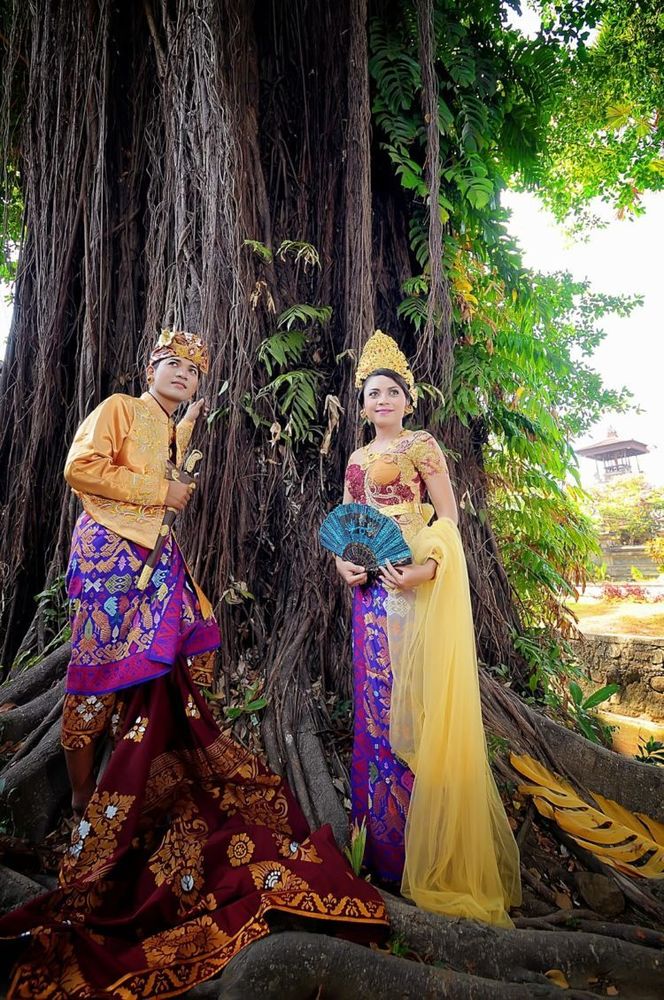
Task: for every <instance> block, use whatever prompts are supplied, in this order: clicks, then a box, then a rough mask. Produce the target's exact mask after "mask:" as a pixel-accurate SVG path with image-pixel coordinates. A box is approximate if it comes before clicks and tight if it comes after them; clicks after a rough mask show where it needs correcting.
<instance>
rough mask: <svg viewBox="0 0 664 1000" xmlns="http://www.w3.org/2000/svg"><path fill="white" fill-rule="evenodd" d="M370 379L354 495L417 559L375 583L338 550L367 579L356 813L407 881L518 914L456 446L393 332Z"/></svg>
mask: <svg viewBox="0 0 664 1000" xmlns="http://www.w3.org/2000/svg"><path fill="white" fill-rule="evenodd" d="M356 386H357V388H358V389H359V402H360V405H361V407H362V410H361V416H362V417H363V418H364V419H365V420H367V421H368V422H369V423H370V424H371V425H372V427H373V430H374V437H373V440H372V441H371V442H370V444H368V445H366V446H365V447H363V448H360V449H358V450H357V451H355V452H353V454H352V455H351V456H350V459H349V462H348V467H347V469H346V478H345V490H344V502H345V503H349V502H355V503H362V504H368V505H369V506H371V507H374V508H376V509H378V510H380V512H381V513H382V514H385V515H387V516H388V517H391V518H394V520H395V521H396V522H397V524H398V525H399V527H400V529H401V531H402V533H403V535H404V538H405V540H406V542H407V543H408V545H409V546H410V549H411V552H412V563H411V564H409V565H405V566H399V567H396V566H392V565H391V564H390V563H389V562H388V563H387V564H386V565H385V566H384V567H383V568H382V571H381V573H380V576H379V578H378V579H377V580H375V581H368V580H367V574H366V572H365V570H364V567H362V566H360V565H357V564H354V563H349V562H347V561H344V560H343V559H341V558H339V557H337V558H336V565H337V570H338V572H339V573H340V575H341V576H342V578H343V579H344V580H345V582H346V583H347V584H348V585H349V586H351V587H352V588H354V594H353V667H354V743H353V759H352V773H351V786H352V810H353V817H354V819H355V820H357V821H358V822H361V821H362V820H365V822H366V827H367V841H366V854H365V859H366V862H367V865H368V867H369V868H370V870H371V871H373V872H375V874H376V875H377V876H378V877H379V878H380V879H383V880H385V881H387V882H395V881H401V888H402V892H403V893H404V895H406V896H408V897H410V898H411V899H413V900H414V901H415V902H416V903H417V904H418V905H419V906H422V907H423V908H424V909H428V910H432V911H434V912H439V913H444V914H448V915H451V916H463V917H472V918H476V919H478V920H483V921H486V922H489V923H493V924H499V925H503V926H509V925H510V920H509V916H508V914H507V911H508V909H509V907H510V905H515V904H517V903H518V902H519V900H520V882H519V858H518V850H517V847H516V843H515V841H514V838H513V836H512V832H511V829H510V827H509V823H508V820H507V817H506V815H505V811H504V809H503V806H502V802H501V800H500V797H499V795H498V791H497V789H496V785H495V782H494V780H493V776H492V774H491V770H490V768H489V765H488V761H487V754H486V746H485V739H484V731H483V725H482V715H481V708H480V694H479V683H478V673H477V661H476V653H475V640H474V632H473V621H472V610H471V604H470V593H469V587H468V577H467V570H466V563H465V558H464V554H463V549H462V546H461V540H460V536H459V532H458V529H457V508H456V502H455V499H454V495H453V492H452V488H451V485H450V480H449V475H448V471H447V465H446V461H445V457H444V455H443V453H442V451H441V449H440V447H439V445H438V444H437V442H436V441H435V439H434V438H433V437H432V436H431V434H429V433H427V432H426V431H423V430H420V431H411V430H407V429H404V427H403V420H404V417H405V416H406V415H408V414H410V413H412V412H413V407H414V405H415V402H416V394H415V385H414V380H413V376H412V373H411V371H410V368H409V366H408V362H407V360H406V358H405V356H404V355H403V354H402V352H401V351H400V350H399V348H398V346H397V344H396V343H395V341H394V340H393V339H392V338H391V337H388V336H386V335H385V334H383V333H381V331H377V332H376V333H375V334H374V335H373V336H372V337H371V338H370V340H369V341H368V342H367V344H366V346H365V349H364V351H363V353H362V357H361V358H360V361H359V364H358V368H357V374H356ZM427 495H428V499H429V500H430V503H427V502H425V501H426V499H427ZM434 513H435V514H436V516H437V519H436V520H435V521H434V523H433V524H432V525H431V527H429V526H428V525H429V522H430V521H431V518H432V517H433V515H434Z"/></svg>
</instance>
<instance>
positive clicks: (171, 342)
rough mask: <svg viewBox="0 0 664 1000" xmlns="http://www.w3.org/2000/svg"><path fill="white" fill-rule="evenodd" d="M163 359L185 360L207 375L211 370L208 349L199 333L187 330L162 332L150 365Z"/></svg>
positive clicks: (151, 355) (151, 356)
mask: <svg viewBox="0 0 664 1000" xmlns="http://www.w3.org/2000/svg"><path fill="white" fill-rule="evenodd" d="M163 358H185V359H186V360H187V361H192V362H193V363H194V364H195V365H197V366H198V368H199V369H200V371H201V372H202V373H203V374H204V375H207V372H208V368H209V358H208V349H207V347H206V346H205V342H204V341H203V338H202V337H201V336H200V335H199V334H198V333H188V332H187V331H186V330H162V331H161V336H160V337H159V340H158V341H157V343H156V346H155V347H154V349H153V351H152V353H151V354H150V364H154V362H155V361H161V360H162V359H163Z"/></svg>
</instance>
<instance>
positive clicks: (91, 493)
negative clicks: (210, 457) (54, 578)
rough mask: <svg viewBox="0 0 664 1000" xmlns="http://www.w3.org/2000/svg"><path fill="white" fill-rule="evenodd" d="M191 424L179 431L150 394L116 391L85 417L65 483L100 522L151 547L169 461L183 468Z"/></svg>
mask: <svg viewBox="0 0 664 1000" xmlns="http://www.w3.org/2000/svg"><path fill="white" fill-rule="evenodd" d="M193 426H194V425H193V423H192V422H191V421H188V420H182V421H181V422H180V423H179V424H178V425H177V427H176V426H175V424H174V422H173V421H172V420H171V419H170V418H169V417H168V415H167V414H166V412H165V411H164V410H163V409H162V408H161V406H160V405H159V403H158V402H157V400H156V399H154V397H153V396H151V395H150V393H149V392H144V393H143V395H142V396H141V397H140V398H136V397H135V396H125V395H123V394H120V393H116V394H115V395H114V396H109V398H108V399H105V400H104V402H103V403H101V404H100V405H99V406H98V407H97V408H96V409H95V410H93V411H92V413H91V414H90V415H89V416H88V417H86V419H85V420H84V421H83V423H82V424H81V426H80V427H79V429H78V431H77V432H76V436H75V438H74V441H73V444H72V446H71V448H70V450H69V454H68V456H67V461H66V463H65V479H66V480H67V482H68V483H69V485H70V486H71V488H72V489H73V490H74V492H75V493H77V494H78V496H79V498H80V500H81V503H82V504H83V508H84V510H85V511H86V513H88V514H89V515H90V517H92V518H93V519H94V520H95V521H96V522H97V523H98V524H102V525H103V526H104V527H105V528H109V529H110V530H111V531H114V532H115V533H116V534H118V535H120V536H121V537H122V538H128V539H129V540H130V541H132V542H137V543H138V544H139V545H143V546H145V548H147V549H152V548H153V546H154V543H155V542H156V540H157V534H158V532H159V528H160V527H161V523H162V520H163V517H164V501H165V499H166V493H167V491H168V479H167V463H168V460H169V458H170V457H171V454H172V453H171V446H172V445H174V446H175V451H174V453H173V455H172V457H173V458H174V459H175V462H176V464H177V465H180V463H181V461H182V457H183V454H184V451H185V449H186V447H187V445H188V444H189V440H190V438H191V433H192V430H193Z"/></svg>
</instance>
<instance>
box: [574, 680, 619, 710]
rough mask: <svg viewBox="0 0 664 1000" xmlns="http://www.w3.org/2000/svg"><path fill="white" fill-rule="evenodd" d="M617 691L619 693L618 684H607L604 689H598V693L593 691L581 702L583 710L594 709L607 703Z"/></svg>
mask: <svg viewBox="0 0 664 1000" xmlns="http://www.w3.org/2000/svg"><path fill="white" fill-rule="evenodd" d="M618 691H620V684H607V685H606V686H605V687H603V688H599V690H598V691H593V693H592V694H591V695H589V696H588V697H587V698H586V700H585V701H584V702H583V707H584V709H589V708H595V707H596V706H597V705H601V704H602V702H603V701H608V700H609V698H611V697H612V696H613V695H614V694H616V693H617V692H618Z"/></svg>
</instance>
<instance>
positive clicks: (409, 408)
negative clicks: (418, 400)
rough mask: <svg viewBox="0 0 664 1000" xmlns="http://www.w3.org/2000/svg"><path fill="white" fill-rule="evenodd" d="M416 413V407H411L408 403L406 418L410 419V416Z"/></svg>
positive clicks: (405, 411)
mask: <svg viewBox="0 0 664 1000" xmlns="http://www.w3.org/2000/svg"><path fill="white" fill-rule="evenodd" d="M414 412H415V409H414V407H412V406H411V405H410V403H408V405H407V406H406V409H405V410H404V413H405V414H406V416H407V417H409V416H410V414H411V413H414Z"/></svg>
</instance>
